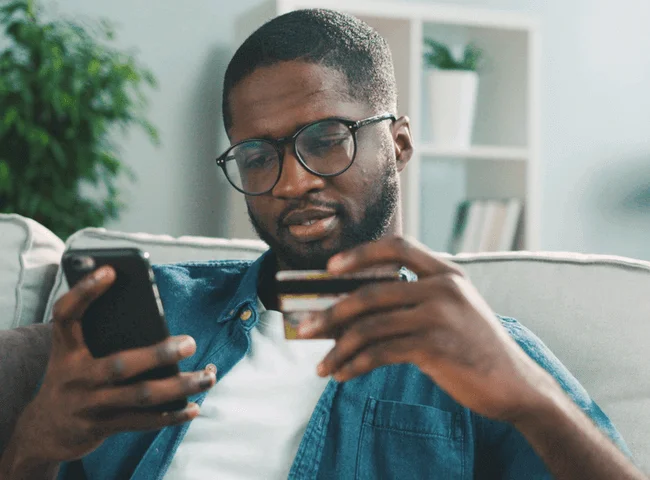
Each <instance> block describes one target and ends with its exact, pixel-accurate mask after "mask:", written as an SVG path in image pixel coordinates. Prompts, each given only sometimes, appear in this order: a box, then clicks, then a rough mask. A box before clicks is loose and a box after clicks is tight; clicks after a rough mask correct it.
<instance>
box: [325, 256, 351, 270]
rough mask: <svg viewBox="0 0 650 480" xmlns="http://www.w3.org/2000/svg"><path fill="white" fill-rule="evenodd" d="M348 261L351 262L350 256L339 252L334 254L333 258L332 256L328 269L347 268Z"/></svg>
mask: <svg viewBox="0 0 650 480" xmlns="http://www.w3.org/2000/svg"><path fill="white" fill-rule="evenodd" d="M348 263H350V259H349V257H348V256H347V255H345V254H343V253H339V254H337V255H334V256H333V257H332V258H330V260H329V262H328V264H327V266H328V270H335V271H336V270H341V269H343V268H345V267H346V266H347V264H348Z"/></svg>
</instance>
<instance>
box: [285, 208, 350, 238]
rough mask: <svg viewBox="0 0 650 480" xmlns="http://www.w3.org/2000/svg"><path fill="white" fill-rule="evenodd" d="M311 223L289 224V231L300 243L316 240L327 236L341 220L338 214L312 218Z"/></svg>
mask: <svg viewBox="0 0 650 480" xmlns="http://www.w3.org/2000/svg"><path fill="white" fill-rule="evenodd" d="M310 220H312V221H313V223H312V224H310V225H301V224H291V225H289V226H288V229H289V233H291V236H292V237H293V238H295V239H296V240H297V241H298V242H300V243H307V242H315V241H317V240H321V239H323V238H325V237H327V236H328V235H329V234H330V233H332V231H333V230H334V229H335V228H336V227H337V226H338V224H339V220H338V216H337V215H336V214H331V215H329V216H327V217H324V218H318V219H316V218H312V219H310Z"/></svg>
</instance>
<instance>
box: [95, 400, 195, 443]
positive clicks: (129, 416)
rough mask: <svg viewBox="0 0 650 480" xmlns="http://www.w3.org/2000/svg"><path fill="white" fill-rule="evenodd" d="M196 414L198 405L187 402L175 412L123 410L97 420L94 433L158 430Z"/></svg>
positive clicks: (102, 434) (191, 417)
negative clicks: (181, 408)
mask: <svg viewBox="0 0 650 480" xmlns="http://www.w3.org/2000/svg"><path fill="white" fill-rule="evenodd" d="M198 414H199V406H198V405H197V404H196V403H189V404H188V405H187V407H185V408H184V409H183V410H178V411H175V412H164V413H158V412H138V411H125V412H121V413H120V414H118V415H116V416H114V417H112V418H108V419H105V420H102V421H101V422H99V423H98V424H97V426H96V427H95V429H96V430H97V431H96V432H95V434H96V435H97V436H100V437H101V436H108V435H112V434H115V433H119V432H129V431H145V430H160V429H161V428H164V427H168V426H172V425H178V424H181V423H184V422H187V421H190V420H192V419H194V418H196V417H197V416H198Z"/></svg>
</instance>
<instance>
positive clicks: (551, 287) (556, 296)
mask: <svg viewBox="0 0 650 480" xmlns="http://www.w3.org/2000/svg"><path fill="white" fill-rule="evenodd" d="M109 246H136V247H139V248H141V249H143V250H145V251H148V252H149V254H150V258H151V261H152V262H153V263H170V262H178V261H187V260H208V259H255V258H257V257H258V256H259V255H260V254H261V253H262V252H263V251H264V250H266V248H267V247H266V245H265V244H264V243H262V242H260V241H254V240H227V239H217V238H205V237H192V236H185V237H178V238H175V237H171V236H167V235H152V234H146V233H123V232H116V231H110V230H106V229H98V228H87V229H83V230H80V231H79V232H77V233H75V234H73V235H72V236H71V237H70V238H68V239H67V241H66V242H65V243H64V242H63V241H62V240H61V239H59V238H57V237H56V236H55V235H54V234H53V233H52V232H50V231H49V230H47V229H46V228H45V227H43V226H42V225H39V224H38V223H36V222H34V221H33V220H30V219H27V218H24V217H21V216H19V215H0V385H2V389H1V390H0V452H2V449H3V447H4V445H5V444H6V441H7V438H8V436H9V434H10V432H11V430H12V428H13V422H14V420H15V418H16V417H17V415H19V413H20V410H21V409H22V407H23V406H24V405H25V404H26V403H27V402H28V401H29V399H30V397H31V395H32V394H33V391H34V389H35V387H36V385H37V384H38V381H39V379H40V378H41V376H42V374H43V372H44V369H45V366H46V363H47V358H48V351H49V341H50V325H49V324H48V321H49V319H50V318H51V311H52V307H53V305H54V303H55V302H56V300H57V299H58V298H59V297H60V296H61V295H62V294H63V293H64V292H65V291H66V290H67V285H66V282H65V280H64V278H63V276H62V272H61V270H60V268H59V261H60V258H61V255H62V254H63V252H64V250H65V249H67V248H83V247H109ZM443 255H444V254H443ZM445 256H446V257H448V258H450V259H451V260H453V261H454V262H456V263H458V264H459V265H461V266H462V268H463V269H464V270H465V272H466V273H467V274H468V275H469V277H470V278H471V279H472V281H473V283H474V284H475V285H476V287H477V288H478V290H479V291H480V292H481V293H482V294H483V296H484V297H485V298H486V299H487V301H488V303H489V304H490V305H491V306H492V308H493V309H494V310H495V311H496V312H497V313H499V314H502V315H505V316H511V317H514V318H517V319H518V320H519V321H520V322H521V323H523V324H524V325H526V326H527V327H528V328H530V329H531V330H532V331H533V332H535V333H536V334H537V335H538V336H539V337H540V338H541V339H542V340H543V341H544V342H545V343H546V344H547V345H548V346H549V347H550V348H551V350H552V351H553V352H554V353H555V354H556V355H557V357H558V358H559V359H560V360H561V361H562V362H563V363H564V364H565V365H566V366H567V367H568V368H569V370H571V372H572V373H573V374H574V375H575V376H576V377H577V378H578V380H579V381H580V382H581V383H582V385H583V386H584V387H585V388H586V389H587V391H588V392H589V393H590V394H591V395H592V397H593V398H594V399H595V400H596V401H597V402H598V403H599V405H600V406H601V408H602V409H603V410H604V411H605V412H606V413H607V414H608V415H609V416H610V418H611V419H612V420H613V422H614V424H615V425H616V426H617V428H618V429H619V431H620V432H621V433H622V434H623V437H624V438H625V440H626V442H627V443H628V446H629V447H630V450H631V452H632V454H633V457H634V460H635V462H636V463H637V464H638V465H639V466H640V467H641V468H642V469H643V470H644V471H645V472H648V473H650V435H648V433H649V432H650V348H649V346H650V262H645V261H641V260H633V259H629V258H622V257H615V256H603V255H584V254H575V253H556V252H553V253H550V252H549V253H543V252H535V253H533V252H507V253H490V254H462V255H458V256H449V255H445Z"/></svg>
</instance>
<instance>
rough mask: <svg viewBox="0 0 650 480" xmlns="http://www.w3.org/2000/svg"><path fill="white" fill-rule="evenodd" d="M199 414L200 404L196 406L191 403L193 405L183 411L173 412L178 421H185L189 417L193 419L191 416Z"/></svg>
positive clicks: (188, 405) (189, 404)
mask: <svg viewBox="0 0 650 480" xmlns="http://www.w3.org/2000/svg"><path fill="white" fill-rule="evenodd" d="M198 412H199V406H198V404H196V403H194V402H191V403H188V404H187V407H185V408H184V409H183V410H179V411H177V412H173V413H172V414H173V415H174V417H176V418H177V419H184V418H187V417H191V416H193V415H195V414H196V413H198Z"/></svg>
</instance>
